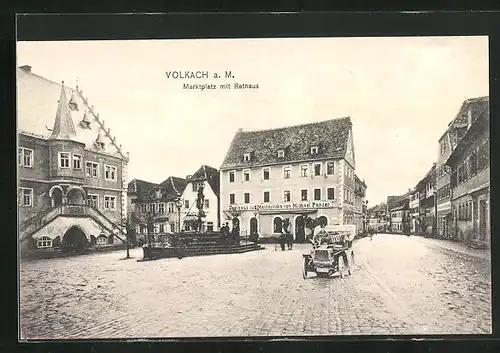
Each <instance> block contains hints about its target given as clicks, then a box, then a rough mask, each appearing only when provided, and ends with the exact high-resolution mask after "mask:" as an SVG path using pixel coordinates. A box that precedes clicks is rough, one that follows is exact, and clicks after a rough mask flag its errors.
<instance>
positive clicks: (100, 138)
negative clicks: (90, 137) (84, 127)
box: [95, 132, 105, 150]
mask: <svg viewBox="0 0 500 353" xmlns="http://www.w3.org/2000/svg"><path fill="white" fill-rule="evenodd" d="M95 143H96V146H97V148H99V149H101V150H103V149H104V148H105V143H104V137H103V136H102V132H99V134H98V135H97V139H96V141H95Z"/></svg>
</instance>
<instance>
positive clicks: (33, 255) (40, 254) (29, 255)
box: [21, 244, 133, 261]
mask: <svg viewBox="0 0 500 353" xmlns="http://www.w3.org/2000/svg"><path fill="white" fill-rule="evenodd" d="M130 248H131V249H132V248H133V247H132V246H131V247H130ZM125 249H127V245H126V244H112V245H103V246H95V247H89V248H85V249H84V250H83V251H82V252H81V253H77V254H74V253H64V252H63V251H62V250H61V249H60V248H51V249H38V250H27V251H22V252H21V259H22V260H23V261H26V260H36V259H53V258H58V257H70V256H79V255H87V254H92V253H96V252H109V251H116V250H125Z"/></svg>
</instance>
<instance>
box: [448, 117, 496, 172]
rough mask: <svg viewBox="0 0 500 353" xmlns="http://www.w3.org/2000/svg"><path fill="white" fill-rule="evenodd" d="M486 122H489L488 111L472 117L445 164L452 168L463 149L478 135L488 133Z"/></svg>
mask: <svg viewBox="0 0 500 353" xmlns="http://www.w3.org/2000/svg"><path fill="white" fill-rule="evenodd" d="M488 122H489V112H488V111H486V112H482V113H479V115H478V116H474V120H473V122H472V125H471V126H470V127H469V129H468V130H467V131H466V133H465V134H464V136H462V139H461V140H460V141H459V142H458V144H457V146H456V147H455V149H454V150H453V151H452V152H451V154H450V156H449V157H448V160H447V161H446V162H445V164H447V165H449V166H452V164H454V163H455V161H456V160H457V159H458V158H459V156H460V155H462V154H463V153H464V151H465V149H466V148H467V147H468V146H469V145H470V144H471V143H472V141H473V140H474V139H475V138H477V135H478V134H480V133H481V132H484V131H485V130H486V131H488V129H489V125H488Z"/></svg>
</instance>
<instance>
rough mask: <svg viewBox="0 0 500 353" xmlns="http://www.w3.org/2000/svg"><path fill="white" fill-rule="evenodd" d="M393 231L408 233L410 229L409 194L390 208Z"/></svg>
mask: <svg viewBox="0 0 500 353" xmlns="http://www.w3.org/2000/svg"><path fill="white" fill-rule="evenodd" d="M390 215H391V222H390V227H391V232H393V233H400V234H408V233H409V231H410V209H409V198H408V195H404V196H403V197H401V198H400V199H399V201H397V202H396V203H395V205H394V207H393V208H391V210H390Z"/></svg>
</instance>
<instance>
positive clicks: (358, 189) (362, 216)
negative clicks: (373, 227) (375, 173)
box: [354, 174, 367, 234]
mask: <svg viewBox="0 0 500 353" xmlns="http://www.w3.org/2000/svg"><path fill="white" fill-rule="evenodd" d="M365 197H366V183H365V182H364V180H361V179H359V177H358V176H357V175H356V174H354V224H356V233H357V234H362V233H364V232H366V222H367V215H366V213H367V209H366V200H365Z"/></svg>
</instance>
